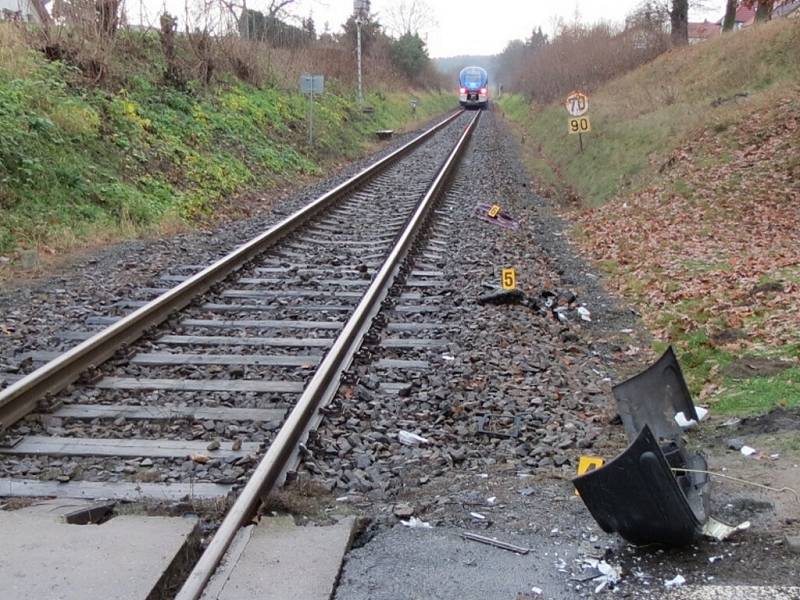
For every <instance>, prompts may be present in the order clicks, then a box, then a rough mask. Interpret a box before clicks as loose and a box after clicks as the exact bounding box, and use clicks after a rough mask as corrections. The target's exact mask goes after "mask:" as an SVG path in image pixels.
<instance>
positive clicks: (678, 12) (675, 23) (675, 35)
mask: <svg viewBox="0 0 800 600" xmlns="http://www.w3.org/2000/svg"><path fill="white" fill-rule="evenodd" d="M669 21H670V25H671V26H672V36H671V39H672V45H673V46H685V45H686V44H688V43H689V0H672V9H671V10H670V12H669Z"/></svg>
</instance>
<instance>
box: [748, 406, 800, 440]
mask: <svg viewBox="0 0 800 600" xmlns="http://www.w3.org/2000/svg"><path fill="white" fill-rule="evenodd" d="M781 431H795V432H796V431H800V409H797V408H794V409H789V410H787V409H784V408H776V409H775V410H773V411H771V412H770V413H768V414H766V415H761V416H758V417H747V418H745V419H742V421H741V423H739V427H738V433H743V434H746V435H747V434H764V433H778V432H781Z"/></svg>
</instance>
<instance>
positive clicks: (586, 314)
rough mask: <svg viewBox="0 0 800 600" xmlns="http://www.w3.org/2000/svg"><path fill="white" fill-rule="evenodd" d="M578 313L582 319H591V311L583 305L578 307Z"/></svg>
mask: <svg viewBox="0 0 800 600" xmlns="http://www.w3.org/2000/svg"><path fill="white" fill-rule="evenodd" d="M578 314H579V315H580V316H581V319H583V320H584V321H591V320H592V313H590V312H589V309H588V308H586V307H585V306H579V307H578Z"/></svg>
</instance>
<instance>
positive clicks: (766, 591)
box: [664, 585, 800, 600]
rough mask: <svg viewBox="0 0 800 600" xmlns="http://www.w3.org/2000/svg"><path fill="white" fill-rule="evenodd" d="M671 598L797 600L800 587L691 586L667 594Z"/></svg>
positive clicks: (678, 599) (693, 599) (680, 599)
mask: <svg viewBox="0 0 800 600" xmlns="http://www.w3.org/2000/svg"><path fill="white" fill-rule="evenodd" d="M664 598H669V599H670V600H797V599H798V598H800V587H775V586H763V587H761V586H758V587H757V586H727V585H707V586H705V585H704V586H691V587H686V588H682V589H678V590H675V591H674V592H672V593H670V594H666V595H665V596H664Z"/></svg>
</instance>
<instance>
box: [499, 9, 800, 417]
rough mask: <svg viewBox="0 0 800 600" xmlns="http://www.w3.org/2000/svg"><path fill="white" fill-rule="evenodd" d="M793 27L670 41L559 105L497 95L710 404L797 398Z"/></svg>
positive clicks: (581, 235) (797, 30)
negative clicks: (574, 122)
mask: <svg viewBox="0 0 800 600" xmlns="http://www.w3.org/2000/svg"><path fill="white" fill-rule="evenodd" d="M799 95H800V27H798V24H797V22H796V21H791V20H785V21H781V22H777V21H776V22H772V23H769V24H765V25H762V26H759V27H754V28H752V29H750V30H746V31H741V32H738V33H736V34H733V35H725V36H722V37H720V38H719V39H716V40H712V41H709V42H706V43H703V44H699V45H696V46H691V47H687V48H683V49H679V50H675V51H671V52H669V53H667V54H665V55H663V56H661V57H660V58H658V59H657V60H655V61H653V62H652V63H650V64H647V65H645V66H643V67H641V68H639V69H637V70H635V71H633V72H631V73H629V74H627V75H626V76H624V77H621V78H619V79H617V80H614V81H612V82H610V83H608V84H607V85H605V86H604V87H603V88H601V89H599V90H595V91H594V92H593V93H591V100H590V111H589V113H590V117H591V122H592V132H591V134H589V135H587V136H585V138H584V142H585V150H584V152H583V153H581V152H580V151H579V150H578V140H577V139H576V136H569V135H568V134H567V113H566V111H565V110H564V107H563V106H561V105H560V104H558V105H555V104H554V105H550V106H536V105H529V104H528V103H527V102H526V101H525V100H524V99H523V98H520V97H517V96H511V97H509V96H507V97H506V98H504V99H503V100H502V101H501V106H502V109H503V111H504V113H505V115H506V117H507V118H508V119H509V120H510V121H511V122H512V123H513V124H514V127H515V128H516V131H517V133H518V136H519V139H520V140H522V142H523V148H524V149H525V152H526V154H527V158H526V160H527V164H528V166H529V167H530V168H531V171H532V173H533V175H534V178H535V179H536V182H537V184H538V185H539V188H540V189H541V190H542V191H543V195H545V196H549V197H551V198H558V199H559V200H560V201H561V202H560V206H561V207H562V210H563V212H564V214H565V216H566V217H567V218H568V219H570V221H571V222H572V223H573V226H572V234H573V239H574V241H575V242H576V243H577V244H578V245H579V246H580V247H581V248H582V250H583V251H584V252H585V253H586V254H587V255H588V256H589V257H590V258H592V259H593V260H594V261H595V262H596V263H597V264H598V265H599V266H600V267H601V269H602V271H604V273H605V275H606V281H607V284H608V285H609V286H610V287H611V288H612V289H614V290H616V291H617V292H619V293H621V294H622V295H624V296H625V298H626V299H627V300H628V301H630V302H631V303H633V304H634V305H635V306H636V307H637V309H638V310H639V311H640V312H641V314H642V315H643V318H644V321H645V323H646V324H647V325H648V327H649V329H650V330H651V331H652V333H653V334H654V340H655V341H654V350H661V349H663V347H664V346H666V345H667V344H674V345H676V346H677V347H678V349H679V352H680V355H681V358H682V362H683V364H684V367H685V369H686V371H687V374H688V376H689V378H690V384H691V387H692V390H693V392H694V393H695V395H696V397H699V398H700V399H701V401H706V400H708V401H711V402H712V403H713V405H714V408H715V411H716V412H717V413H719V412H722V413H726V414H736V415H740V416H743V415H748V414H759V413H765V412H767V411H768V410H770V409H772V408H774V407H776V406H779V407H784V408H791V407H796V406H798V405H800V362H799V359H800V244H798V243H797V232H798V231H800V144H798V143H797V140H798V133H799V132H800V98H799V97H798V96H799Z"/></svg>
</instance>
